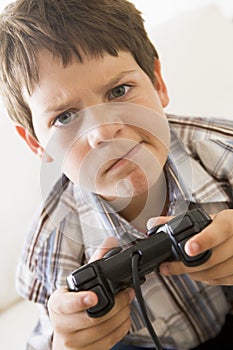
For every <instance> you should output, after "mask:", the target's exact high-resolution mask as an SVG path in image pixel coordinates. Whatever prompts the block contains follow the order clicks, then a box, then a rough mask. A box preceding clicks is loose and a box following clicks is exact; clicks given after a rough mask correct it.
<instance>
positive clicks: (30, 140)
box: [15, 124, 53, 162]
mask: <svg viewBox="0 0 233 350" xmlns="http://www.w3.org/2000/svg"><path fill="white" fill-rule="evenodd" d="M15 130H16V131H17V133H18V135H19V136H20V137H21V138H22V139H23V140H24V141H25V142H26V143H27V145H28V146H29V147H30V149H31V150H32V152H33V153H35V154H36V155H37V156H39V157H40V158H41V159H42V160H43V161H44V162H52V161H53V159H52V158H51V157H50V156H49V155H48V154H47V153H46V151H45V150H44V148H43V147H42V146H41V145H40V143H39V142H38V141H37V140H36V139H35V137H34V136H32V135H31V134H30V133H29V131H28V130H27V129H25V128H24V127H23V126H22V125H18V124H17V125H15Z"/></svg>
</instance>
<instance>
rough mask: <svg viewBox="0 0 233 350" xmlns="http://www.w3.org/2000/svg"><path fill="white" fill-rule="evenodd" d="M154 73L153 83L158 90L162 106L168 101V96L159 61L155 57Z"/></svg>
mask: <svg viewBox="0 0 233 350" xmlns="http://www.w3.org/2000/svg"><path fill="white" fill-rule="evenodd" d="M154 74H155V84H154V85H155V89H156V90H157V92H158V95H159V98H160V101H161V104H162V106H163V108H164V107H166V106H167V105H168V103H169V96H168V92H167V87H166V84H165V82H164V80H163V77H162V73H161V63H160V61H159V60H158V59H155V63H154Z"/></svg>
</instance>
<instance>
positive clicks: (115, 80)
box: [42, 69, 136, 116]
mask: <svg viewBox="0 0 233 350" xmlns="http://www.w3.org/2000/svg"><path fill="white" fill-rule="evenodd" d="M135 72H136V70H135V69H132V70H127V71H123V72H121V73H120V74H118V75H116V76H115V77H114V78H112V79H111V80H110V81H109V82H108V83H107V84H106V85H104V86H101V87H100V90H106V91H108V90H109V89H111V88H112V87H113V86H115V85H116V84H118V83H119V81H120V80H121V79H122V78H124V77H125V76H126V75H128V74H131V73H135ZM75 103H76V104H77V100H76V101H75ZM70 105H72V101H69V102H65V103H60V104H58V105H57V106H56V105H54V106H48V107H47V108H46V109H45V110H44V111H43V112H42V115H44V116H46V115H47V114H49V113H58V112H62V111H65V110H66V109H67V108H69V106H70Z"/></svg>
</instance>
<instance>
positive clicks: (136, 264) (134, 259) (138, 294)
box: [131, 251, 163, 350]
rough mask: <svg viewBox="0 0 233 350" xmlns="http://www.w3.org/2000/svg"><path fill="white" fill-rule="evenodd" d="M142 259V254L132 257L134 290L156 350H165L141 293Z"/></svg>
mask: <svg viewBox="0 0 233 350" xmlns="http://www.w3.org/2000/svg"><path fill="white" fill-rule="evenodd" d="M140 258H141V254H140V252H139V251H138V252H135V253H134V254H133V255H132V257H131V268H132V277H133V286H134V290H135V294H136V298H137V301H138V303H139V306H140V308H141V312H142V316H143V319H144V322H145V324H146V327H147V329H148V332H149V334H150V336H151V338H152V340H153V342H154V344H155V349H156V350H163V348H162V346H161V344H160V341H159V339H158V337H157V334H156V333H155V330H154V328H153V326H152V324H151V322H150V320H149V317H148V315H147V311H146V307H145V303H144V299H143V296H142V292H141V288H140V278H139V274H138V270H139V261H140Z"/></svg>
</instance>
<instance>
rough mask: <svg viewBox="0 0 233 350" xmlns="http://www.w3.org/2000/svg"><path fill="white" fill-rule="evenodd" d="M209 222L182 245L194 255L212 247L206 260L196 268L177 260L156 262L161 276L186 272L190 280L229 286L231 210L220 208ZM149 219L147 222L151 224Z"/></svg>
mask: <svg viewBox="0 0 233 350" xmlns="http://www.w3.org/2000/svg"><path fill="white" fill-rule="evenodd" d="M170 219H171V217H161V218H159V219H157V221H156V225H158V224H162V223H165V222H167V221H169V220H170ZM212 219H213V221H212V223H211V224H210V225H208V226H207V227H205V229H204V230H202V231H201V232H200V233H199V234H197V235H195V236H194V237H192V238H191V239H190V240H189V241H188V242H187V243H186V245H185V250H186V253H187V254H189V255H190V256H194V255H197V254H200V253H202V252H204V251H205V250H208V249H212V255H211V257H210V258H209V260H208V261H207V262H205V263H204V264H202V265H200V266H197V267H191V268H190V267H187V266H185V265H184V264H183V263H181V262H166V263H163V264H161V265H160V272H161V273H162V274H163V275H165V276H169V275H176V274H183V273H187V274H189V275H190V277H191V278H192V279H194V280H198V281H203V282H206V283H208V284H213V285H233V210H230V209H229V210H224V211H222V212H220V213H218V214H217V215H215V216H212ZM152 223H153V222H152V219H150V225H151V224H152Z"/></svg>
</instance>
